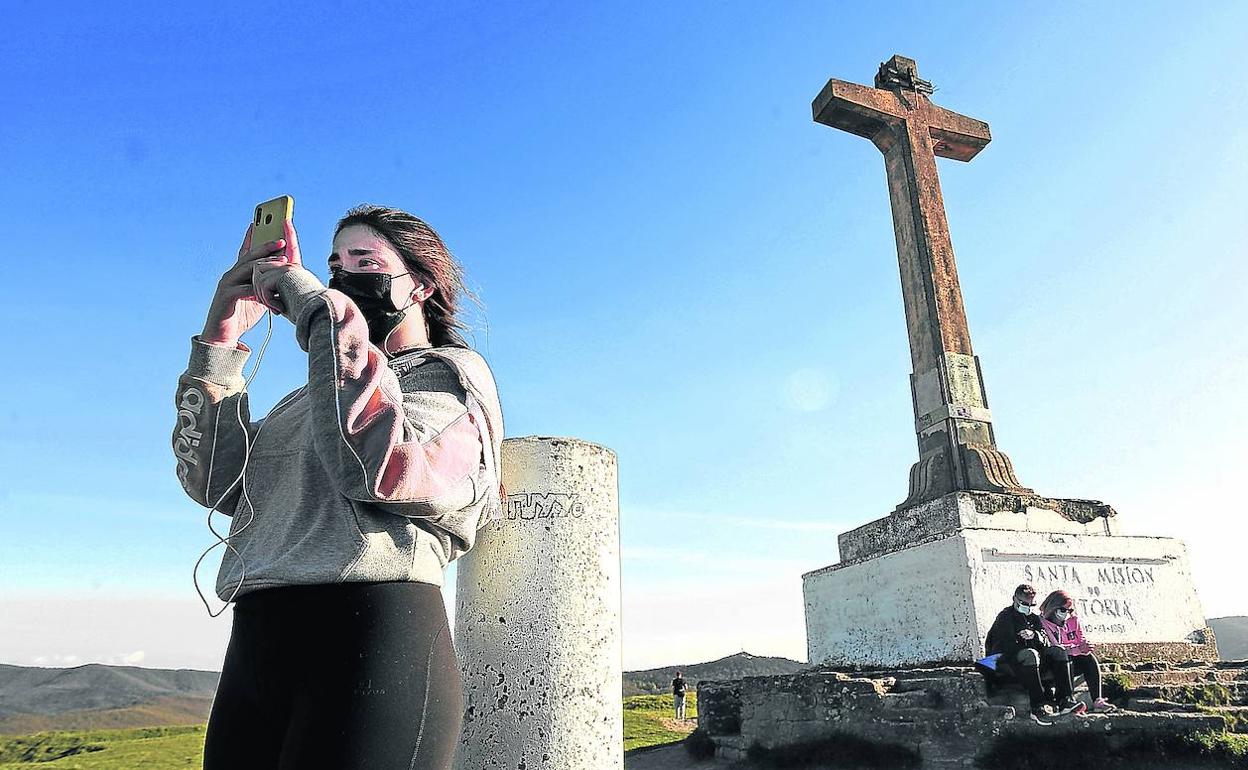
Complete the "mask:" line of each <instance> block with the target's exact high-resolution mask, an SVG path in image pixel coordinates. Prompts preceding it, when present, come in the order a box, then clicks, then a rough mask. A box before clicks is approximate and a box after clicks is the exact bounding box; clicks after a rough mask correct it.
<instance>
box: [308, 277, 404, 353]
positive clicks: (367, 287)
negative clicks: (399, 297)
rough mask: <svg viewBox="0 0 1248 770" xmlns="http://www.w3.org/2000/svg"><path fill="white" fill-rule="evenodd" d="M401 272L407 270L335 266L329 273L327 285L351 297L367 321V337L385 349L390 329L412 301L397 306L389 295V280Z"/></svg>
mask: <svg viewBox="0 0 1248 770" xmlns="http://www.w3.org/2000/svg"><path fill="white" fill-rule="evenodd" d="M405 275H411V273H399V274H398V275H389V274H387V273H352V272H348V271H346V270H341V269H339V270H334V271H333V272H332V273H331V274H330V276H329V288H331V289H336V290H337V291H340V292H342V293H343V294H345V295H347V296H348V297H350V298H351V301H352V302H354V303H355V306H356V307H358V308H359V309H360V314H361V315H363V316H364V320H365V321H366V322H367V323H368V341H369V342H371V343H373V344H374V345H376V346H377V347H379V348H382V350H385V347H384V345H385V342H386V338H387V337H389V336H390V332H392V331H394V330H395V329H396V328H398V325H399V324H401V323H403V317H404V316H405V315H407V308H409V307H411V306H412V305H415V304H416V302H415V301H413V302H412V303H411V304H409V305H408V306H407V307H403V308H397V307H395V306H394V302H393V300H391V299H390V287H391V282H392V281H393V280H394V279H395V278H402V277H403V276H405Z"/></svg>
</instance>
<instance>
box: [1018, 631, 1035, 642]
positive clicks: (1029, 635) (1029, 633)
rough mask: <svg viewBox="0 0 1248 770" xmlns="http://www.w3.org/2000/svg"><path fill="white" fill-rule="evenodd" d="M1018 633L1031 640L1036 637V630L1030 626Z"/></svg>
mask: <svg viewBox="0 0 1248 770" xmlns="http://www.w3.org/2000/svg"><path fill="white" fill-rule="evenodd" d="M1018 635H1019V636H1021V637H1022V638H1023V639H1026V640H1027V641H1031V640H1032V639H1035V638H1036V632H1035V631H1032V630H1031V629H1030V628H1024V629H1023V630H1022V631H1019V632H1018Z"/></svg>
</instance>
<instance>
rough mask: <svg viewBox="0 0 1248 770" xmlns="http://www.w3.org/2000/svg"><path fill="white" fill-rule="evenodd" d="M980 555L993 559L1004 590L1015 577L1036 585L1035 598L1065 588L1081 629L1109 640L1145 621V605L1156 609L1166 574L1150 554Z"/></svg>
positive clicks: (1013, 582) (1160, 562) (1018, 581)
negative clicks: (1134, 556)
mask: <svg viewBox="0 0 1248 770" xmlns="http://www.w3.org/2000/svg"><path fill="white" fill-rule="evenodd" d="M985 556H986V558H985V561H988V562H993V561H995V562H997V564H994V565H993V566H994V567H996V568H997V569H1000V570H1001V571H1000V573H999V574H1000V575H1001V580H1002V583H1003V584H1007V583H1008V584H1009V588H1008V589H1005V590H1006V593H1008V591H1009V590H1012V589H1013V587H1014V586H1015V585H1017V584H1019V583H1030V584H1032V585H1033V586H1035V588H1036V593H1037V601H1042V600H1043V599H1044V597H1046V596H1048V595H1049V593H1050V592H1052V591H1055V590H1057V589H1062V590H1064V591H1066V592H1067V593H1069V594H1070V596H1071V598H1073V599H1074V600H1075V608H1076V611H1077V612H1078V614H1079V618H1080V624H1081V625H1082V626H1083V630H1084V632H1085V633H1087V634H1088V635H1089V636H1090V637H1092V638H1093V639H1094V640H1095V639H1098V638H1099V639H1100V640H1103V641H1112V640H1113V639H1114V637H1119V636H1123V635H1128V634H1130V633H1131V632H1133V631H1137V630H1140V629H1142V628H1143V627H1144V626H1146V625H1147V621H1148V618H1147V617H1145V615H1146V614H1147V612H1145V611H1144V608H1146V607H1147V608H1151V609H1149V610H1148V611H1149V612H1155V611H1156V602H1157V599H1158V597H1159V593H1160V592H1159V591H1158V583H1159V581H1164V579H1165V574H1164V570H1165V567H1166V563H1165V562H1164V561H1160V560H1154V559H1138V560H1137V559H1114V560H1107V559H1101V558H1094V557H1065V558H1060V559H1055V558H1051V557H1050V558H1045V557H1033V558H1032V559H1030V560H1024V557H1022V556H1021V555H1017V556H1014V558H1010V557H1009V556H1007V555H1005V554H998V555H996V558H992V557H988V556H987V554H986V555H985ZM1011 556H1013V555H1011ZM1002 557H1005V558H1002Z"/></svg>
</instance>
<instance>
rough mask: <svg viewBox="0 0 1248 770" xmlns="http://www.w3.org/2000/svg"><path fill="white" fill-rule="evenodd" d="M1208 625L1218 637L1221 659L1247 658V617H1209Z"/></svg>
mask: <svg viewBox="0 0 1248 770" xmlns="http://www.w3.org/2000/svg"><path fill="white" fill-rule="evenodd" d="M1207 622H1208V623H1209V627H1210V628H1212V629H1213V635H1214V636H1215V637H1217V639H1218V655H1219V656H1221V658H1222V660H1248V617H1244V616H1243V615H1233V616H1231V617H1228V618H1210V619H1209V620H1208V621H1207Z"/></svg>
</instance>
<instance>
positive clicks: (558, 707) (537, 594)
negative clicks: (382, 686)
mask: <svg viewBox="0 0 1248 770" xmlns="http://www.w3.org/2000/svg"><path fill="white" fill-rule="evenodd" d="M502 471H503V481H504V483H505V484H506V487H507V500H506V504H505V506H504V510H503V518H502V519H501V520H499V521H495V522H492V523H491V524H489V525H487V526H486V527H485V528H483V529H482V530H481V531H480V532H479V533H478V539H477V543H476V545H475V546H474V547H473V549H472V550H471V551H469V552H468V553H467V554H465V555H464V556H463V557H461V558H460V559H459V561H458V565H459V567H458V570H457V572H458V577H457V583H456V588H455V647H456V650H457V651H458V654H459V663H460V670H461V672H462V674H463V680H464V705H465V713H464V730H463V735H462V737H461V739H460V746H459V752H458V754H457V756H456V760H455V767H456V770H485V769H486V768H500V769H501V768H505V769H506V770H517V768H519V769H520V770H525V769H527V770H622V768H623V767H624V736H623V723H622V720H623V709H622V706H621V701H620V677H621V673H622V671H621V661H622V656H621V652H622V648H621V645H620V536H619V532H620V526H619V524H620V514H619V491H618V490H619V482H618V478H617V474H616V458H615V453H614V452H612V451H611V450H610V449H607V448H606V447H603V446H599V445H597V444H591V443H589V442H587V441H580V440H578V439H574V438H548V437H544V436H525V437H521V438H510V439H507V440H506V441H504V442H503V455H502Z"/></svg>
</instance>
